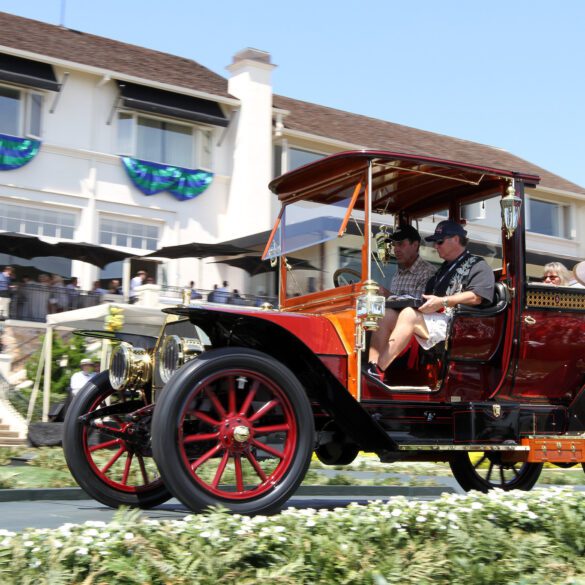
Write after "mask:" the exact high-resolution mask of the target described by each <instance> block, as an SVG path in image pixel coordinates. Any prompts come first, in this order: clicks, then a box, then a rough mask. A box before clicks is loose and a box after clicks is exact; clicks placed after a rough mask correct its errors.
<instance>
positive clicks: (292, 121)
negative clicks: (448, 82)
mask: <svg viewBox="0 0 585 585" xmlns="http://www.w3.org/2000/svg"><path fill="white" fill-rule="evenodd" d="M0 30H2V39H1V40H0V45H3V46H4V47H9V48H12V49H17V50H20V51H28V52H31V53H35V54H37V55H39V60H42V56H43V55H45V56H47V57H49V58H52V59H59V60H64V61H69V62H74V63H79V64H80V65H85V66H90V67H96V68H99V69H103V70H104V71H113V72H117V73H120V74H124V75H128V76H132V77H135V78H140V79H144V82H145V83H148V81H151V82H156V83H162V84H168V85H173V86H176V87H177V88H185V89H188V90H192V91H197V92H203V93H208V94H211V95H216V96H218V97H230V94H229V93H228V90H227V80H226V79H225V78H224V77H222V76H221V75H218V74H217V73H214V72H213V71H211V70H210V69H207V68H206V67H203V66H202V65H200V64H199V63H197V62H195V61H192V60H190V59H186V58H183V57H177V56H175V55H169V54H167V53H161V52H159V51H154V50H152V49H146V48H144V47H138V46H136V45H130V44H127V43H122V42H120V41H115V40H112V39H107V38H104V37H99V36H95V35H91V34H87V33H83V32H79V31H75V30H71V29H68V28H64V27H61V26H55V25H51V24H47V23H44V22H39V21H36V20H30V19H27V18H22V17H19V16H14V15H11V14H7V13H4V12H0ZM274 106H275V107H277V108H281V109H284V110H288V111H289V112H290V114H289V115H288V116H286V117H285V119H284V124H285V127H286V128H288V129H290V130H298V131H301V132H304V133H307V134H310V135H311V134H312V135H315V136H316V137H323V138H325V139H327V138H328V139H335V140H338V141H341V142H346V143H348V144H353V145H361V146H363V147H364V148H369V149H379V150H390V151H395V152H403V153H407V154H415V155H416V154H418V155H426V156H433V157H437V158H443V159H450V160H455V161H460V162H465V163H471V164H477V165H482V166H490V167H494V168H502V169H507V170H513V171H522V172H525V173H531V174H536V175H539V176H540V177H541V185H542V186H544V187H549V188H553V189H560V190H562V191H569V192H573V193H579V194H585V189H584V188H583V187H580V186H579V185H576V184H575V183H572V182H570V181H567V180H566V179H563V178H562V177H559V176H558V175H555V174H553V173H550V172H549V171H547V170H545V169H542V168H540V167H538V166H536V165H534V164H532V163H530V162H528V161H525V160H523V159H521V158H519V157H517V156H514V155H513V154H510V153H508V152H506V151H504V150H501V149H499V148H494V147H491V146H485V145H483V144H478V143H476V142H470V141H467V140H461V139H458V138H452V137H450V136H444V135H441V134H435V133H433V132H427V131H425V130H418V129H416V128H410V127H408V126H402V125H400V124H394V123H392V122H385V121H383V120H378V119H375V118H369V117H367V116H361V115H358V114H352V113H349V112H344V111H341V110H335V109H333V108H327V107H325V106H320V105H317V104H312V103H308V102H303V101H299V100H295V99H292V98H288V97H284V96H278V95H275V96H274Z"/></svg>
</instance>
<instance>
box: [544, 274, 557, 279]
mask: <svg viewBox="0 0 585 585" xmlns="http://www.w3.org/2000/svg"><path fill="white" fill-rule="evenodd" d="M557 278H558V279H560V278H561V277H560V276H559V275H558V274H547V275H546V276H545V277H544V280H556V279H557Z"/></svg>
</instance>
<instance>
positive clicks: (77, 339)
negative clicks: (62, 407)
mask: <svg viewBox="0 0 585 585" xmlns="http://www.w3.org/2000/svg"><path fill="white" fill-rule="evenodd" d="M42 341H43V343H44V336H43V339H42ZM41 347H42V345H41ZM40 357H41V350H40V349H39V350H38V351H36V352H35V353H34V354H33V355H32V356H31V358H30V359H29V360H28V361H27V364H26V373H27V376H28V378H29V379H30V380H34V379H35V377H36V375H37V368H38V364H39V359H40ZM85 357H88V356H87V349H86V339H85V338H84V337H81V336H79V335H67V336H66V337H63V338H62V337H60V336H59V335H57V334H56V335H54V336H53V349H52V360H51V394H63V395H64V394H66V391H67V388H68V386H69V380H70V379H71V375H72V374H73V372H76V371H77V370H79V368H80V365H79V363H80V362H81V360H82V359H83V358H85ZM65 364H66V365H65ZM43 377H44V370H43ZM42 383H43V382H42V380H41V384H42Z"/></svg>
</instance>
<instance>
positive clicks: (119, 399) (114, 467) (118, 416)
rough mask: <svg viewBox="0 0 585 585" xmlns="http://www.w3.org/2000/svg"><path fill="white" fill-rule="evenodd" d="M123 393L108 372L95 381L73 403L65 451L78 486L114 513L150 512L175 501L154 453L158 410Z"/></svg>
mask: <svg viewBox="0 0 585 585" xmlns="http://www.w3.org/2000/svg"><path fill="white" fill-rule="evenodd" d="M133 394H134V393H133V392H127V391H126V392H124V393H121V394H120V393H118V392H116V391H115V390H113V388H112V387H111V386H110V382H109V379H108V372H102V373H100V374H98V375H97V376H96V377H95V378H93V379H92V380H91V381H90V382H89V383H88V384H86V386H84V388H83V389H82V390H81V391H80V393H79V394H78V395H77V396H76V397H75V399H74V400H73V401H72V403H71V405H70V407H69V409H68V411H67V416H66V418H65V425H64V431H63V448H64V452H65V459H66V460H67V465H68V466H69V469H70V470H71V473H72V475H73V477H74V478H75V479H76V481H77V483H78V484H79V485H80V486H81V487H82V488H83V489H84V490H85V491H86V492H87V493H88V494H89V495H90V496H92V497H93V498H95V499H96V500H98V501H99V502H102V503H103V504H106V505H108V506H112V507H118V506H131V507H140V508H150V507H153V506H157V505H158V504H161V503H163V502H165V501H166V500H168V499H169V498H170V493H169V492H168V491H167V489H166V488H165V486H164V484H163V482H162V479H161V478H160V474H159V473H158V470H157V469H156V466H155V465H154V462H153V459H152V455H151V450H150V422H151V418H152V406H151V405H147V404H145V403H144V401H143V400H141V399H140V398H139V394H138V393H135V394H136V396H133Z"/></svg>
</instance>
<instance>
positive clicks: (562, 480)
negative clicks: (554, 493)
mask: <svg viewBox="0 0 585 585" xmlns="http://www.w3.org/2000/svg"><path fill="white" fill-rule="evenodd" d="M19 456H20V457H22V456H32V458H31V459H30V460H29V461H28V463H24V464H22V463H21V464H19V465H14V464H11V463H12V462H13V459H12V458H14V457H19ZM451 477H452V475H451V471H450V469H449V466H448V465H447V464H446V463H393V464H386V463H380V462H379V461H378V459H377V458H376V457H375V456H371V455H360V456H358V458H357V459H356V460H355V461H354V462H353V463H352V464H351V465H347V466H327V465H323V464H322V463H321V462H319V461H318V460H317V459H316V458H313V461H312V463H311V467H310V469H309V471H308V473H307V475H306V477H305V480H304V482H303V484H304V485H378V486H383V485H388V486H410V487H414V486H417V487H418V486H441V485H445V480H444V478H451ZM583 484H585V474H584V473H583V469H582V467H581V466H580V465H578V466H575V467H572V468H569V469H561V468H559V467H555V466H552V465H547V466H545V468H544V470H543V472H542V475H541V476H540V479H539V482H538V484H537V485H540V486H544V485H569V486H570V485H583ZM76 485H77V484H76V483H75V481H74V479H73V478H72V477H71V474H70V473H69V470H68V468H67V464H66V463H65V459H64V457H63V451H62V450H61V449H60V448H58V447H53V448H50V447H43V448H40V449H31V448H25V447H23V448H18V449H15V448H10V449H9V448H0V489H14V488H49V487H53V488H54V487H75V486H76Z"/></svg>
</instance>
